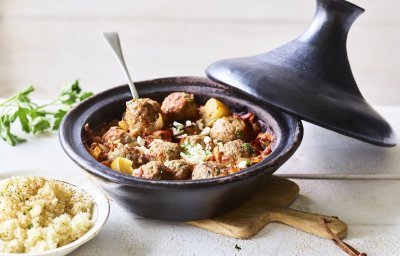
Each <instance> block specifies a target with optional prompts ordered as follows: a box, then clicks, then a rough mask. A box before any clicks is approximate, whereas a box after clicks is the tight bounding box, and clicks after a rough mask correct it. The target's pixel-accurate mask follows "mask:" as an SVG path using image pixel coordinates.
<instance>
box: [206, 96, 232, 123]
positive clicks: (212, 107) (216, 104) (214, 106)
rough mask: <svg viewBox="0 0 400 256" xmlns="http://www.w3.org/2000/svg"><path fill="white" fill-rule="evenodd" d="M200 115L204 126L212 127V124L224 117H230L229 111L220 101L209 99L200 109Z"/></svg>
mask: <svg viewBox="0 0 400 256" xmlns="http://www.w3.org/2000/svg"><path fill="white" fill-rule="evenodd" d="M200 114H201V117H202V119H203V120H204V123H205V125H206V126H212V125H213V123H214V122H215V121H216V120H217V119H219V118H221V117H224V116H230V115H231V111H230V110H229V108H228V107H227V106H226V105H225V104H224V103H222V102H221V101H219V100H217V99H215V98H211V99H209V100H208V101H207V102H206V104H205V105H204V106H203V107H202V108H201V109H200Z"/></svg>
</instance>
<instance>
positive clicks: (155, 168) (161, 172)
mask: <svg viewBox="0 0 400 256" xmlns="http://www.w3.org/2000/svg"><path fill="white" fill-rule="evenodd" d="M132 175H133V176H135V177H138V178H144V179H153V180H170V179H173V174H172V173H171V172H170V171H169V170H168V168H167V167H165V166H164V164H163V163H162V162H161V161H150V162H148V163H147V164H145V165H142V166H140V167H139V168H137V169H134V170H133V172H132Z"/></svg>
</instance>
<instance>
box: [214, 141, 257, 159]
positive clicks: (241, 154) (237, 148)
mask: <svg viewBox="0 0 400 256" xmlns="http://www.w3.org/2000/svg"><path fill="white" fill-rule="evenodd" d="M219 152H220V154H221V155H222V156H221V160H222V161H223V162H237V161H238V160H240V159H243V158H250V157H253V156H255V149H254V148H253V146H251V144H250V143H245V142H243V141H242V140H234V141H229V142H227V143H225V144H223V145H222V146H220V147H219Z"/></svg>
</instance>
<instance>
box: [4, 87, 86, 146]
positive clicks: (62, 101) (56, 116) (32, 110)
mask: <svg viewBox="0 0 400 256" xmlns="http://www.w3.org/2000/svg"><path fill="white" fill-rule="evenodd" d="M34 90H35V88H34V87H33V86H32V85H30V86H28V87H27V88H25V89H23V90H22V91H21V92H19V93H17V94H15V95H13V96H11V97H10V98H8V99H6V100H5V101H3V102H2V103H0V137H1V138H2V139H3V140H4V141H6V142H7V143H8V144H10V145H12V146H15V145H17V144H19V143H22V142H24V141H25V139H22V138H20V137H18V136H16V135H15V134H13V133H12V131H11V127H12V124H13V123H14V122H15V121H16V120H17V119H18V120H19V122H20V123H21V128H22V130H23V131H24V132H26V133H33V134H39V133H42V132H45V131H47V130H50V129H52V130H57V129H58V128H59V126H60V123H61V120H62V119H63V117H64V116H65V114H66V113H67V112H68V111H69V110H70V109H71V108H72V107H73V106H74V105H75V104H76V103H78V102H80V101H82V100H84V99H86V98H88V97H90V96H92V95H93V94H92V93H91V92H85V91H82V89H81V88H80V86H79V81H78V80H75V81H74V82H73V83H72V84H71V85H69V86H67V87H65V88H64V89H63V90H62V91H61V93H60V95H59V97H58V98H57V99H56V100H54V101H53V102H51V103H48V104H45V105H41V106H39V105H38V104H36V103H34V102H32V101H31V99H30V94H31V93H32V92H33V91H34Z"/></svg>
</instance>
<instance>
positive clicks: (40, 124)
mask: <svg viewBox="0 0 400 256" xmlns="http://www.w3.org/2000/svg"><path fill="white" fill-rule="evenodd" d="M48 128H50V122H49V120H47V119H46V117H42V116H38V117H36V118H35V119H33V122H32V132H33V133H34V134H38V133H41V132H44V131H45V130H47V129H48Z"/></svg>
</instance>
